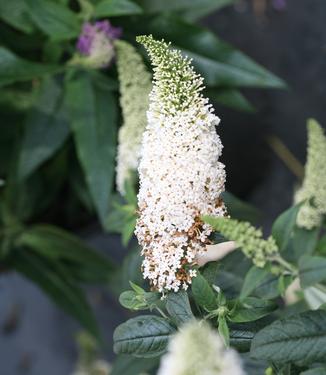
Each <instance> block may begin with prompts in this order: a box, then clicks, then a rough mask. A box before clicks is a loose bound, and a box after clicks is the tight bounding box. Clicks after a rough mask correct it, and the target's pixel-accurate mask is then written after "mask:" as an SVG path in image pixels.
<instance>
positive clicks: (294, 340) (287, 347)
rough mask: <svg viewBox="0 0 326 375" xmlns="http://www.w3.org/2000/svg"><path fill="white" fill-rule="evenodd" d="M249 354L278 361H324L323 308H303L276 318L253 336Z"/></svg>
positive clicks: (325, 330) (325, 332)
mask: <svg viewBox="0 0 326 375" xmlns="http://www.w3.org/2000/svg"><path fill="white" fill-rule="evenodd" d="M251 356H252V357H253V358H256V359H265V360H268V361H273V362H274V361H275V362H279V363H298V364H301V365H303V364H309V363H312V362H325V360H326V311H323V310H318V311H307V312H304V313H301V314H297V315H293V316H291V317H288V318H285V319H280V320H277V321H275V322H273V323H272V324H271V325H269V326H267V327H265V328H264V329H262V330H261V331H260V332H258V333H257V335H256V336H255V337H254V339H253V342H252V345H251Z"/></svg>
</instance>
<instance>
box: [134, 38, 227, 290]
mask: <svg viewBox="0 0 326 375" xmlns="http://www.w3.org/2000/svg"><path fill="white" fill-rule="evenodd" d="M137 40H138V41H139V42H140V43H142V44H143V45H144V46H145V48H146V49H147V51H148V53H149V56H150V58H151V61H152V64H153V66H154V69H153V70H154V82H153V89H152V91H151V94H150V107H149V111H148V112H147V126H146V130H145V132H144V136H143V143H142V150H141V161H140V165H139V178H140V191H139V194H138V206H139V218H138V221H137V225H136V231H135V233H136V235H137V237H138V241H139V243H140V245H141V246H142V254H143V255H144V258H145V259H144V261H143V265H142V267H143V275H144V278H147V279H149V281H150V283H151V284H152V286H153V287H154V288H155V289H158V290H159V291H164V290H174V291H178V290H179V288H180V287H182V288H184V289H187V287H188V284H189V283H190V282H191V278H192V277H194V276H195V275H196V271H195V270H193V269H192V267H193V264H194V260H195V257H196V255H197V254H198V253H200V252H203V251H205V250H206V245H207V244H208V243H209V239H208V237H209V236H210V234H211V231H212V228H211V227H210V225H208V224H205V223H203V222H202V220H201V216H202V215H205V214H207V215H213V216H224V215H225V207H224V204H223V202H222V200H221V199H220V194H221V193H222V191H223V190H224V183H225V171H224V165H223V164H222V163H220V162H219V157H220V156H221V152H222V144H221V141H220V138H219V136H218V135H217V134H216V129H215V126H216V125H217V124H218V123H219V118H218V117H217V116H216V115H215V114H214V113H213V109H212V107H211V105H210V104H208V100H207V99H205V98H204V97H203V96H202V94H201V91H202V89H203V79H202V78H201V77H200V76H199V75H198V74H196V73H195V72H194V69H193V67H192V66H191V60H190V59H188V58H186V57H184V56H182V54H181V52H180V51H177V50H173V49H171V48H170V47H169V44H166V43H165V42H164V41H157V40H154V39H153V38H152V36H142V37H138V39H137Z"/></svg>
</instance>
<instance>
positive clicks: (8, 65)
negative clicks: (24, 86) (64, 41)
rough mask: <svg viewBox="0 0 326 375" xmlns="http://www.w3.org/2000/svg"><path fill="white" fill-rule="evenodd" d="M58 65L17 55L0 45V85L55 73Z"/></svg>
mask: <svg viewBox="0 0 326 375" xmlns="http://www.w3.org/2000/svg"><path fill="white" fill-rule="evenodd" d="M59 70H60V68H59V67H58V66H55V65H46V64H38V63H34V62H31V61H28V60H24V59H22V58H20V57H17V56H16V55H14V54H13V53H12V52H10V51H8V50H7V49H6V48H4V47H0V86H4V85H9V84H12V83H14V82H20V81H29V80H32V79H34V78H37V77H43V76H46V75H50V74H53V73H56V72H58V71H59Z"/></svg>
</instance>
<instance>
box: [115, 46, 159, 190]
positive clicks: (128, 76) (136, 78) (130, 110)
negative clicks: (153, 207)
mask: <svg viewBox="0 0 326 375" xmlns="http://www.w3.org/2000/svg"><path fill="white" fill-rule="evenodd" d="M115 47H116V53H117V67H118V74H119V82H120V104H121V108H122V115H123V125H122V127H121V128H120V130H119V145H118V156H117V189H118V191H119V192H120V193H121V194H122V195H124V193H125V183H126V181H127V180H130V178H131V177H132V174H133V172H134V171H136V170H137V167H138V163H139V158H140V146H141V139H142V136H143V132H144V130H145V126H146V111H147V109H148V106H149V98H148V97H149V93H150V91H151V88H152V83H151V75H150V73H149V72H148V71H147V69H146V66H145V64H144V62H143V60H142V57H141V56H140V55H139V54H138V53H137V51H136V49H135V48H134V47H133V46H132V45H131V44H129V43H127V42H125V41H122V40H117V41H116V42H115Z"/></svg>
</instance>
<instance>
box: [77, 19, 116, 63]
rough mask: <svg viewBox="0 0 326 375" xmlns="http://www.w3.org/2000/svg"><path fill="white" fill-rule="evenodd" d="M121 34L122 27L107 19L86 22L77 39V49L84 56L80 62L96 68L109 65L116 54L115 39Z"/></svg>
mask: <svg viewBox="0 0 326 375" xmlns="http://www.w3.org/2000/svg"><path fill="white" fill-rule="evenodd" d="M120 36H121V29H120V28H118V27H113V26H112V25H111V24H110V22H109V21H107V20H105V21H97V22H95V23H94V24H92V23H90V22H86V23H85V24H84V26H83V30H82V33H81V35H80V36H79V38H78V41H77V49H78V51H79V53H80V54H81V55H82V56H83V58H81V59H77V60H78V62H79V63H81V64H83V65H84V66H89V67H91V68H95V69H99V68H105V67H107V66H108V65H109V64H110V62H111V61H112V59H113V57H114V54H115V52H114V45H113V41H114V39H117V38H119V37H120Z"/></svg>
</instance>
